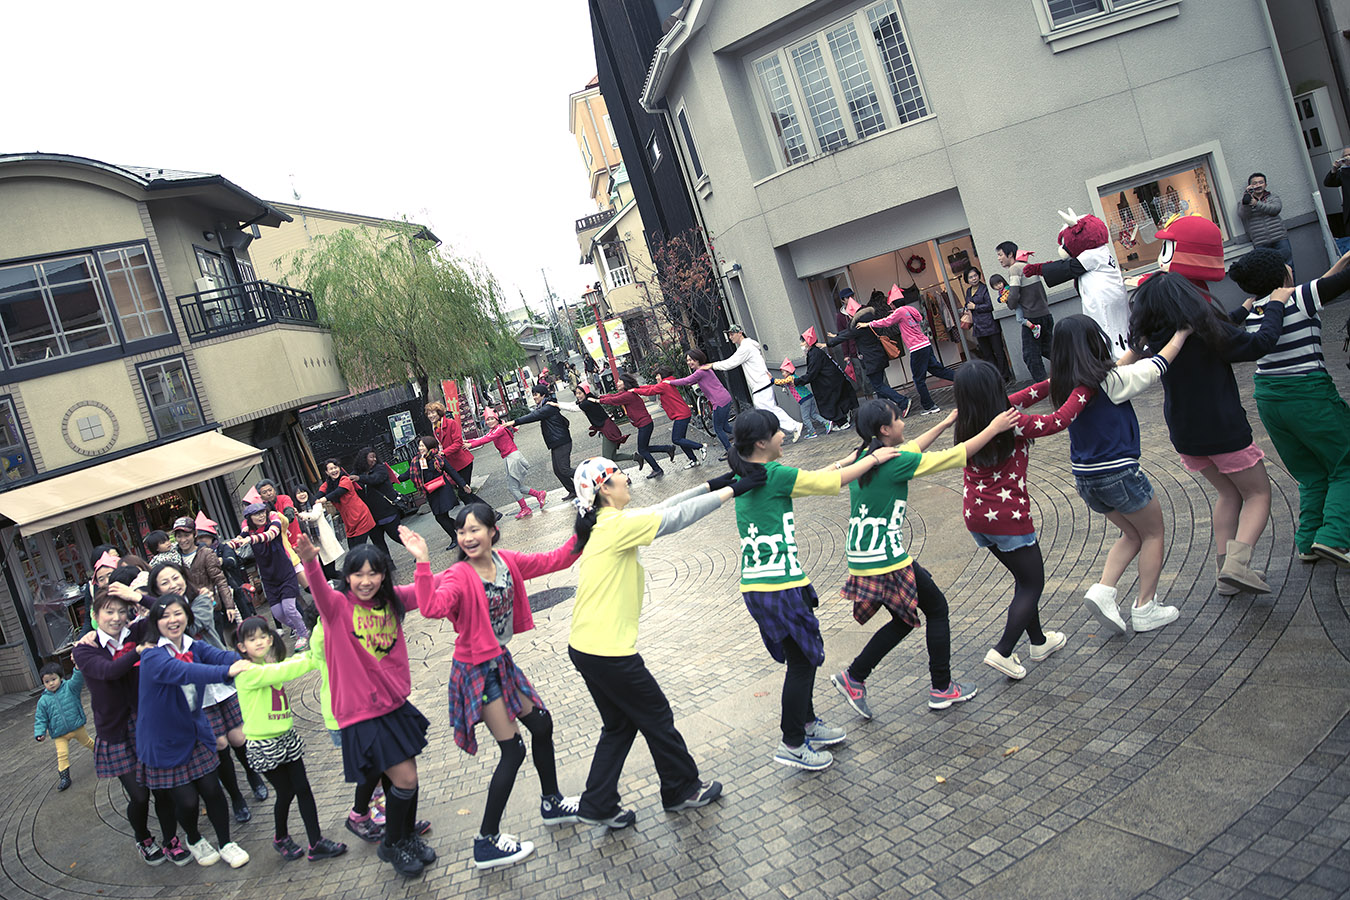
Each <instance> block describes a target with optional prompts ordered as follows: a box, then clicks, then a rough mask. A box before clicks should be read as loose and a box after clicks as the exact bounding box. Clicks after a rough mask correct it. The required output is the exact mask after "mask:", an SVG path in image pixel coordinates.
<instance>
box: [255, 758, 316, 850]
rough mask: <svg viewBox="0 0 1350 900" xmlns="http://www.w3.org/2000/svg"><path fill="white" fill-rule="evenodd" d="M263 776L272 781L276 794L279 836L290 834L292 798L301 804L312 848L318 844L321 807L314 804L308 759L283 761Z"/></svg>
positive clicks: (277, 835) (307, 835)
mask: <svg viewBox="0 0 1350 900" xmlns="http://www.w3.org/2000/svg"><path fill="white" fill-rule="evenodd" d="M263 777H264V778H266V779H267V780H268V781H270V782H271V783H272V789H273V790H274V791H275V792H276V795H277V797H276V804H275V805H274V806H273V807H272V818H273V819H274V820H275V828H276V837H277V839H278V840H280V839H281V838H284V837H287V836H289V835H290V833H291V830H290V828H289V827H288V826H287V824H286V819H287V818H288V817H289V816H290V812H291V801H292V800H295V801H297V802H298V804H299V806H300V818H301V819H303V820H304V823H305V836H306V837H308V838H309V844H310V846H311V847H312V846H314V845H315V844H317V843H318V842H319V839H320V838H322V837H323V833H322V832H321V831H320V830H319V809H318V807H317V806H315V805H314V791H313V790H311V789H310V786H309V778H308V777H306V775H305V761H304V760H303V759H297V760H296V761H295V762H288V763H282V764H281V765H279V766H277V767H276V768H275V769H272V770H271V771H269V772H264V773H263Z"/></svg>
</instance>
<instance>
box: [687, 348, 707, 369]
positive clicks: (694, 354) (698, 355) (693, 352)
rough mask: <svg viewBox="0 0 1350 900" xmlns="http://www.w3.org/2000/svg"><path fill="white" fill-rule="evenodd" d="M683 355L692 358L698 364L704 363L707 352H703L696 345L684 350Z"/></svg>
mask: <svg viewBox="0 0 1350 900" xmlns="http://www.w3.org/2000/svg"><path fill="white" fill-rule="evenodd" d="M684 355H685V356H687V357H689V358H690V359H692V360H693V361H694V362H696V363H698V364H699V365H700V366H702V365H706V364H707V362H708V354H706V353H704V352H703V351H702V350H700V349H698V348H697V347H691V348H690V349H688V350H686V351H685V352H684Z"/></svg>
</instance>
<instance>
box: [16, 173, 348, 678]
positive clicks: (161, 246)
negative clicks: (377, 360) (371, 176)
mask: <svg viewBox="0 0 1350 900" xmlns="http://www.w3.org/2000/svg"><path fill="white" fill-rule="evenodd" d="M0 209H3V210H4V211H5V214H4V216H3V217H0V444H3V446H0V543H2V544H3V547H2V548H0V570H3V575H4V578H3V580H2V581H0V690H3V691H12V690H21V689H25V688H30V687H33V686H35V685H36V684H37V683H38V682H37V678H36V669H35V664H36V662H37V661H38V660H40V659H42V658H44V657H48V656H51V655H53V654H54V653H56V652H57V651H58V650H60V648H61V647H62V645H63V644H64V643H66V642H67V641H68V640H69V638H70V634H71V631H72V630H73V628H74V627H75V626H76V625H77V623H78V621H79V618H80V616H82V615H87V613H86V612H85V611H83V610H82V609H79V608H75V606H74V605H73V604H72V600H73V599H74V598H75V594H76V591H77V589H78V588H79V586H80V585H82V584H83V583H84V582H87V581H88V579H89V576H90V571H89V569H90V559H89V554H90V551H91V549H92V548H93V546H94V545H96V544H99V543H110V544H114V545H116V546H118V547H119V548H121V549H122V550H123V552H137V553H141V552H143V551H142V550H141V547H140V542H141V537H142V536H143V535H144V534H145V533H147V532H149V531H151V530H155V529H166V530H167V529H168V528H169V527H170V526H171V524H172V522H173V520H174V519H175V518H177V517H178V516H182V515H187V516H192V515H195V514H196V513H197V512H199V511H201V512H205V513H206V515H207V516H208V517H210V518H211V519H213V520H215V521H217V522H219V523H220V524H221V529H222V531H227V530H230V529H233V528H235V527H237V526H238V522H239V512H240V507H239V498H240V497H241V496H242V495H243V494H244V492H245V491H246V490H247V485H249V484H251V483H252V482H253V481H255V480H256V479H257V478H259V477H263V476H266V477H271V478H273V479H275V480H277V481H279V482H281V483H282V484H284V485H288V486H289V485H291V484H293V483H295V482H296V481H298V480H301V479H306V480H313V479H314V478H315V476H316V475H317V472H316V470H315V467H314V463H313V460H312V459H310V458H309V451H308V449H307V445H306V443H305V441H304V438H303V435H302V434H301V433H300V432H299V430H298V427H297V421H296V418H295V411H296V410H297V409H298V408H300V407H302V406H306V405H308V404H311V403H315V402H318V401H321V400H326V399H329V398H331V397H334V396H339V395H341V394H344V393H346V385H345V384H344V383H343V380H342V378H341V376H340V375H339V374H338V369H337V365H336V362H335V360H334V355H333V345H332V340H331V338H330V336H329V335H328V333H327V331H326V330H325V329H323V328H321V327H320V326H319V325H318V322H317V316H316V314H315V308H314V303H313V301H312V299H311V298H310V296H309V295H308V294H307V293H305V292H304V291H298V290H295V289H292V288H288V287H284V286H281V285H277V284H273V283H270V282H267V281H261V280H259V279H258V278H257V277H256V276H255V274H254V269H253V266H252V263H251V261H250V257H249V253H248V248H249V245H250V243H251V242H252V240H253V239H254V237H255V236H256V235H257V234H259V233H260V231H259V229H260V228H273V227H276V226H277V225H279V224H280V223H282V222H285V221H287V220H288V217H287V215H286V214H285V213H283V212H281V211H280V210H278V209H277V208H275V207H274V206H272V205H270V204H268V203H265V202H264V201H262V200H260V199H258V198H257V197H255V196H253V195H252V194H250V193H249V192H247V191H245V190H244V189H242V188H240V187H239V186H238V185H235V184H233V183H232V182H230V181H229V180H227V179H226V178H224V177H223V176H221V175H214V174H207V173H200V172H183V171H176V170H172V169H157V168H144V167H136V166H124V165H113V164H110V163H105V162H100V161H98V160H92V159H86V158H83V157H77V156H65V155H59V154H47V153H14V154H3V155H0Z"/></svg>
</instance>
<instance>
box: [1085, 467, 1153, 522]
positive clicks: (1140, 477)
mask: <svg viewBox="0 0 1350 900" xmlns="http://www.w3.org/2000/svg"><path fill="white" fill-rule="evenodd" d="M1074 480H1075V481H1076V482H1077V483H1078V496H1080V497H1082V498H1083V502H1084V503H1086V504H1087V505H1088V509H1090V510H1092V511H1093V512H1099V513H1109V512H1120V513H1125V514H1126V515H1129V514H1130V513H1135V512H1138V511H1139V510H1141V509H1143V508H1144V507H1145V506H1148V504H1149V501H1151V500H1152V499H1153V485H1152V484H1150V483H1149V480H1148V476H1147V475H1145V474H1144V472H1143V470H1142V469H1140V468H1139V467H1138V466H1131V467H1130V468H1128V469H1124V470H1121V471H1116V472H1105V473H1103V474H1101V475H1074Z"/></svg>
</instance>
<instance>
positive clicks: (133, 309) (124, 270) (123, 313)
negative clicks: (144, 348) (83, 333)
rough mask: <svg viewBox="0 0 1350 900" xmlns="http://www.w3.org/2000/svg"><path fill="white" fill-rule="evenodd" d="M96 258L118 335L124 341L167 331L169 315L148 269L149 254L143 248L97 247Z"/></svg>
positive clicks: (152, 275)
mask: <svg viewBox="0 0 1350 900" xmlns="http://www.w3.org/2000/svg"><path fill="white" fill-rule="evenodd" d="M98 261H99V263H100V264H101V265H102V266H103V274H104V275H105V276H107V279H108V290H109V291H111V292H112V301H113V305H114V306H115V307H116V308H117V317H118V319H119V320H120V321H121V322H122V334H123V335H125V336H126V339H127V341H128V342H130V341H139V340H141V339H142V338H148V337H155V336H157V335H161V334H168V333H169V317H168V316H167V315H166V314H165V312H164V295H163V294H162V293H161V292H160V289H159V282H158V281H157V280H155V276H154V273H153V272H152V271H151V269H150V256H149V254H148V253H146V250H145V248H144V247H118V248H116V249H113V250H100V251H99V254H98Z"/></svg>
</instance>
